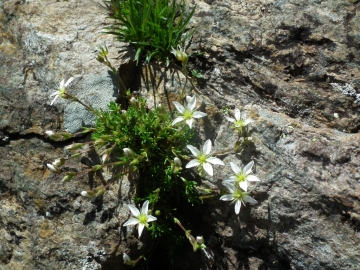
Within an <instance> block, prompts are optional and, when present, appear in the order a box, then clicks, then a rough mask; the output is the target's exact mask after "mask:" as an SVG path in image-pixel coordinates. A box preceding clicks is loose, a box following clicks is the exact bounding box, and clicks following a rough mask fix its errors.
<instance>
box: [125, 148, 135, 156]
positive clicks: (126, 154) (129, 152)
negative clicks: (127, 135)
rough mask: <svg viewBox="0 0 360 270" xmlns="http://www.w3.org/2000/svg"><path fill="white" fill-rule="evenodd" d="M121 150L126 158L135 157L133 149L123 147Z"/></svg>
mask: <svg viewBox="0 0 360 270" xmlns="http://www.w3.org/2000/svg"><path fill="white" fill-rule="evenodd" d="M123 151H124V154H125V156H126V157H127V158H131V159H133V158H134V157H135V153H134V151H133V150H131V149H130V148H124V149H123Z"/></svg>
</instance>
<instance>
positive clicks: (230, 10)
mask: <svg viewBox="0 0 360 270" xmlns="http://www.w3.org/2000/svg"><path fill="white" fill-rule="evenodd" d="M100 2H101V1H98V0H96V1H75V0H70V1H56V0H48V1H46V3H45V2H44V1H41V0H27V1H16V0H6V1H0V61H1V63H2V65H1V66H0V82H1V83H0V269H114V268H117V269H121V268H122V267H124V265H123V262H122V253H123V252H125V251H126V252H127V251H128V248H129V247H130V246H132V247H133V248H134V246H135V247H136V245H137V243H136V241H135V240H134V239H133V238H132V237H131V236H129V234H130V232H128V235H127V236H128V237H125V236H126V234H125V233H126V232H124V231H123V230H121V228H122V227H121V225H122V224H123V223H124V222H125V220H126V219H127V218H128V214H129V213H128V209H127V207H125V205H126V204H127V203H128V202H130V199H131V195H132V192H133V191H132V189H131V186H130V185H129V182H128V181H127V180H126V179H124V180H123V181H121V182H120V183H118V184H117V185H116V186H114V188H113V189H111V191H110V192H109V193H107V194H106V196H105V197H104V198H103V200H102V201H95V202H90V201H88V200H85V199H83V198H82V197H81V196H80V192H81V191H82V190H85V189H87V188H88V187H89V177H88V175H83V176H82V177H79V178H77V179H74V180H73V181H72V182H70V183H68V184H67V185H63V184H61V183H60V180H61V176H57V175H53V174H51V173H50V172H49V170H48V169H47V168H46V163H50V162H52V161H53V160H54V159H55V158H57V157H60V156H65V153H64V151H63V148H64V146H65V145H66V144H65V143H54V142H51V141H49V140H48V139H46V138H45V136H44V132H45V130H54V131H58V130H64V129H68V130H70V131H75V130H77V129H78V128H79V127H80V125H82V123H81V124H80V123H76V122H74V116H75V114H76V113H78V114H79V118H77V119H78V120H80V121H81V120H83V119H84V118H87V116H86V115H80V112H79V110H78V109H77V108H73V107H71V106H73V105H71V104H70V103H69V102H68V101H64V100H59V102H58V101H57V102H56V103H55V105H54V106H50V102H51V98H50V97H49V96H50V94H51V93H52V92H53V91H54V90H56V88H57V85H58V83H59V82H60V81H61V80H62V79H67V78H69V77H70V76H74V77H75V80H74V82H73V84H71V86H70V87H69V91H71V92H72V91H74V92H73V93H74V94H76V95H77V94H79V95H80V96H83V97H84V98H85V99H87V100H86V102H87V101H89V103H93V102H94V101H100V99H99V98H98V97H100V98H101V99H102V98H103V97H104V96H103V95H102V94H103V92H101V91H102V89H103V90H104V92H106V93H108V94H107V98H108V99H107V100H109V99H111V98H115V96H116V89H117V86H116V85H115V86H114V85H113V84H111V81H110V78H109V77H108V73H107V69H106V68H105V67H103V66H101V65H100V64H99V63H98V62H96V61H95V57H96V54H97V51H96V50H97V48H98V47H99V46H102V45H104V43H106V44H108V45H109V50H110V52H109V54H110V56H113V57H114V59H113V63H117V64H118V65H119V66H120V61H119V62H116V61H117V60H116V58H117V57H118V55H119V54H118V49H120V48H121V47H122V46H123V44H119V43H118V42H116V41H114V40H113V38H112V37H111V36H104V35H102V34H100V33H99V31H100V30H101V29H102V27H104V26H105V20H106V19H105V17H106V14H104V12H102V11H101V10H100V9H99V6H98V5H97V3H100ZM190 4H197V9H196V14H195V16H194V18H193V20H192V22H191V23H192V25H194V26H195V25H196V26H198V29H197V32H196V35H195V36H194V38H193V40H192V43H191V44H190V47H189V49H188V52H196V51H201V52H204V55H203V56H198V57H196V58H195V57H194V58H191V59H190V63H189V67H190V69H197V70H200V71H201V72H202V74H203V79H199V80H197V82H196V84H197V87H198V89H199V90H198V91H199V92H201V93H202V95H199V94H197V96H198V105H199V106H200V105H201V108H202V109H203V110H204V111H206V112H207V113H208V118H207V119H205V120H200V121H199V123H200V129H199V135H200V137H201V138H202V139H205V138H210V139H212V141H213V142H214V144H215V146H214V147H215V151H221V150H223V149H224V148H228V147H229V145H231V144H233V143H235V141H236V140H237V137H236V135H235V134H234V133H232V132H231V130H230V128H229V127H230V125H229V122H228V121H227V120H226V119H225V116H226V115H227V116H228V115H231V112H232V110H233V109H234V108H235V107H237V108H240V109H242V110H243V111H245V112H246V113H247V115H248V116H249V117H251V118H252V119H254V123H253V124H252V125H251V127H250V128H249V131H250V133H251V137H252V143H250V144H247V145H244V146H243V148H241V150H240V151H239V152H238V153H234V152H232V153H231V154H228V155H224V156H221V159H223V160H224V162H225V163H226V164H227V165H226V166H225V167H224V168H219V167H217V168H216V173H215V175H214V177H213V178H209V179H206V181H204V184H205V185H209V186H216V187H221V186H222V182H223V180H224V179H226V178H227V177H228V176H230V175H231V174H232V171H231V168H230V166H229V165H228V164H229V161H233V162H236V163H237V164H239V165H244V164H246V163H248V162H249V161H250V160H254V161H255V171H254V172H255V173H256V175H257V176H258V177H259V178H260V179H261V180H262V181H261V182H260V183H257V184H252V185H251V188H250V190H251V196H253V197H254V198H255V199H256V200H257V201H258V204H257V205H256V206H246V207H242V209H241V212H240V215H235V213H234V208H233V205H229V203H228V202H223V201H219V200H217V199H215V200H209V201H207V202H206V204H204V209H203V216H202V217H201V220H202V221H203V222H205V223H206V224H208V226H204V227H203V234H204V236H205V240H206V245H207V246H208V248H209V252H210V254H211V257H212V258H210V259H209V258H207V260H208V264H210V265H212V266H211V267H210V266H205V264H204V266H202V269H206V268H208V269H314V270H315V269H354V270H356V269H359V265H360V262H359V258H358V254H359V252H360V250H359V243H360V235H359V228H360V227H359V226H360V205H359V197H360V193H359V192H360V171H359V169H358V164H359V161H360V136H359V127H360V122H359V119H360V118H359V108H360V105H359V102H358V99H357V97H358V95H359V94H360V92H359V87H360V85H359V83H360V72H359V70H360V53H359V50H358V46H359V43H360V32H359V30H360V29H359V18H360V17H359V14H360V12H359V8H360V3H359V2H358V1H355V0H354V1H341V0H332V1H316V0H314V1H311V0H307V1H292V0H278V1H272V0H261V1H255V0H247V1H242V2H239V1H226V2H224V1H193V2H191V3H190ZM129 69H131V68H129ZM175 70H176V65H175V64H173V65H172V66H171V67H170V68H169V69H168V71H166V72H165V70H164V69H161V68H159V67H158V66H157V65H148V66H144V67H143V68H142V75H141V76H140V75H138V76H134V80H135V81H134V83H133V84H134V85H136V84H138V85H140V88H139V90H141V92H142V94H143V95H147V94H148V96H149V97H150V101H149V105H151V106H152V105H153V104H154V103H158V102H161V103H163V104H170V105H171V101H172V100H175V99H176V98H177V92H178V90H179V89H181V86H182V85H183V83H184V78H183V77H182V76H181V74H180V75H178V74H177V73H176V71H175ZM127 73H128V74H131V73H135V70H130V71H129V70H127ZM151 76H152V77H151ZM146 78H152V79H151V80H145V79H146ZM136 80H138V81H136ZM149 81H150V83H149ZM103 86H105V87H103ZM114 88H115V89H114ZM154 89H155V91H154ZM154 93H155V94H154ZM166 94H167V95H166ZM113 95H114V96H113ZM103 101H104V102H101V103H106V102H107V101H105V100H104V99H103ZM69 104H70V105H69ZM93 104H94V103H93ZM98 104H99V103H98ZM74 112H75V114H74ZM81 113H83V112H81ZM229 113H230V114H229ZM69 115H70V116H71V115H72V117H73V118H71V117H69ZM89 123H91V118H89ZM84 124H85V125H87V123H84ZM80 140H86V138H81V139H80ZM84 159H85V157H82V159H79V160H74V161H72V162H71V163H69V164H67V167H66V170H74V171H80V170H82V169H84V168H87V165H86V164H88V165H89V163H90V164H93V163H96V159H94V158H93V157H90V159H88V161H87V162H84ZM81 161H82V162H81ZM84 163H85V164H84ZM94 180H95V181H94V183H98V182H99V179H97V177H96V176H95V179H94ZM119 187H121V188H120V190H119V191H118V188H119ZM189 229H191V228H189ZM125 239H127V240H126V241H125ZM191 259H192V260H194V261H195V260H196V259H198V257H191ZM196 265H197V264H196ZM193 269H194V268H193ZM198 269H200V267H198Z"/></svg>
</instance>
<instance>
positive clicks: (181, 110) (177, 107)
mask: <svg viewBox="0 0 360 270" xmlns="http://www.w3.org/2000/svg"><path fill="white" fill-rule="evenodd" d="M173 104H174V105H175V107H176V109H177V110H178V111H179V112H180V113H182V114H183V113H184V111H185V108H184V106H183V105H181V104H180V103H179V102H176V101H173Z"/></svg>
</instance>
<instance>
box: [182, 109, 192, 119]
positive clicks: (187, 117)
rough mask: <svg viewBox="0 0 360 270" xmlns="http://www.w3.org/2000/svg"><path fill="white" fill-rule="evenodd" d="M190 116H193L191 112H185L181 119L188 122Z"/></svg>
mask: <svg viewBox="0 0 360 270" xmlns="http://www.w3.org/2000/svg"><path fill="white" fill-rule="evenodd" d="M192 116H193V112H192V111H188V110H186V111H185V112H184V114H183V117H184V118H185V120H190V119H192Z"/></svg>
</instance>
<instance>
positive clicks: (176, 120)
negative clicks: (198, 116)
mask: <svg viewBox="0 0 360 270" xmlns="http://www.w3.org/2000/svg"><path fill="white" fill-rule="evenodd" d="M184 119H185V118H184V116H178V117H176V118H175V119H174V121H173V122H172V123H171V125H172V126H173V125H175V124H176V123H179V122H181V121H184Z"/></svg>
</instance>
